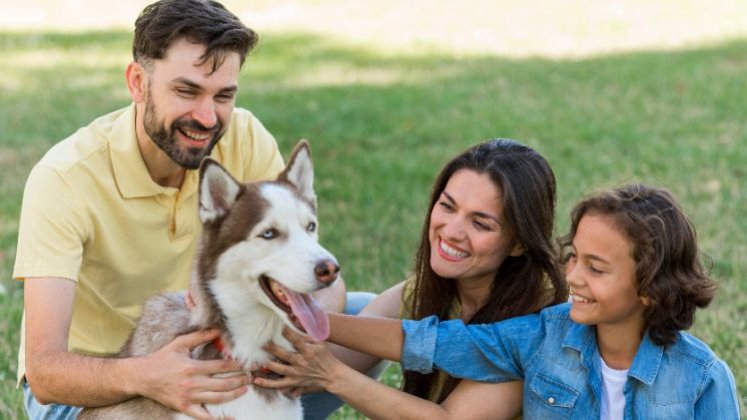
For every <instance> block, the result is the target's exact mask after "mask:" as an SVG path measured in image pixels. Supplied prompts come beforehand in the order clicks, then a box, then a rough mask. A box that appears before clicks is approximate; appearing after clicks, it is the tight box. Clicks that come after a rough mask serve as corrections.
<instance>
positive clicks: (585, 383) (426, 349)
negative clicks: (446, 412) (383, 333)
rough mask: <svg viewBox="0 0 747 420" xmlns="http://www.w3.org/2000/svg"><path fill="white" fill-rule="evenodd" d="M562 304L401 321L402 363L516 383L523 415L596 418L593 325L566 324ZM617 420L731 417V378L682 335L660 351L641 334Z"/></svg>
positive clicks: (598, 391) (734, 414)
mask: <svg viewBox="0 0 747 420" xmlns="http://www.w3.org/2000/svg"><path fill="white" fill-rule="evenodd" d="M569 311H570V304H567V303H566V304H561V305H557V306H553V307H550V308H546V309H545V310H543V311H542V312H540V313H539V314H535V315H527V316H523V317H518V318H513V319H509V320H506V321H503V322H499V323H494V324H484V325H467V326H465V325H464V323H462V321H461V320H455V321H444V322H441V323H439V322H438V320H437V319H436V317H428V318H425V319H423V320H422V321H403V324H402V327H403V331H404V334H405V343H404V348H403V351H402V366H403V368H405V369H407V370H415V371H418V372H421V373H427V372H430V371H431V370H432V369H433V368H434V366H435V367H438V368H439V369H442V370H444V371H446V372H447V373H448V374H449V375H451V376H454V377H459V378H469V379H472V380H476V381H482V382H504V381H509V380H516V379H523V380H524V418H527V419H561V418H576V419H591V418H597V419H598V418H599V417H600V403H599V401H600V399H601V396H602V373H601V367H600V357H599V349H598V348H597V343H596V333H595V331H596V330H595V328H593V327H590V326H586V325H580V324H577V323H575V322H573V321H572V320H571V318H570V315H569ZM623 392H624V394H625V412H624V418H625V419H667V420H669V419H692V418H698V419H709V418H719V419H738V418H739V404H738V403H737V391H736V386H735V382H734V376H733V375H732V373H731V371H730V370H729V368H728V366H727V365H726V363H724V362H723V361H722V360H720V359H718V358H717V357H716V355H715V354H714V353H713V352H712V351H711V349H710V348H708V346H707V345H706V344H704V343H703V342H702V341H700V340H698V339H697V338H695V337H693V336H692V335H690V334H687V333H684V332H680V333H679V334H678V338H677V341H676V342H675V343H674V344H672V345H670V346H667V347H662V346H657V345H656V344H654V343H653V342H652V341H651V340H650V338H649V337H648V334H646V335H645V336H644V338H643V341H642V342H641V345H640V347H639V348H638V352H637V353H636V356H635V359H634V360H633V364H632V365H631V367H630V370H629V372H628V382H627V383H626V384H625V388H624V391H623Z"/></svg>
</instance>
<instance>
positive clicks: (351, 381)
mask: <svg viewBox="0 0 747 420" xmlns="http://www.w3.org/2000/svg"><path fill="white" fill-rule="evenodd" d="M283 335H284V336H285V337H286V338H287V339H288V340H289V341H290V342H291V343H292V344H293V346H294V347H295V348H296V350H297V352H296V353H294V352H289V351H287V350H284V349H283V348H281V347H279V346H276V345H274V344H273V345H270V346H268V350H269V351H270V352H271V353H272V354H274V355H275V356H276V357H277V358H278V359H279V360H281V361H282V362H284V363H280V362H271V363H270V364H269V365H268V366H267V367H268V368H270V370H273V371H275V372H277V373H279V374H281V375H283V376H284V378H281V379H274V380H273V379H265V378H255V379H254V384H255V385H259V386H263V387H268V388H286V387H289V386H298V385H302V386H314V387H316V386H321V387H323V388H325V389H327V390H328V391H329V392H331V393H333V394H335V395H337V396H339V397H340V398H342V399H343V400H345V402H347V403H348V404H349V405H350V406H352V407H353V408H355V409H356V410H358V411H359V412H360V413H362V414H363V415H365V416H366V417H369V418H373V419H423V418H428V419H500V418H511V417H513V416H515V415H516V414H518V412H519V410H520V409H521V388H520V385H519V384H520V383H518V382H510V383H504V384H480V383H475V382H468V381H463V382H462V383H461V384H460V385H458V386H457V387H456V389H455V390H454V392H452V394H451V395H450V396H449V398H447V400H446V401H445V402H444V404H443V405H438V404H435V403H432V402H430V401H427V400H424V399H421V398H418V397H415V396H412V395H409V394H406V393H404V392H402V391H399V390H397V389H394V388H391V387H389V386H387V385H384V384H382V383H380V382H378V381H375V380H373V379H371V378H369V377H367V376H366V375H364V374H362V373H359V372H357V371H356V370H354V369H351V368H350V367H349V366H347V365H345V364H344V363H342V362H340V361H339V360H337V359H335V357H334V356H332V355H331V354H330V352H329V351H328V350H327V349H326V348H325V346H324V345H322V344H319V343H315V342H313V341H312V340H311V339H310V338H308V337H307V336H304V335H301V334H298V333H296V332H294V331H291V330H290V329H286V330H285V331H284V332H283ZM286 363H287V364H286Z"/></svg>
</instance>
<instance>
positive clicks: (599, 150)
mask: <svg viewBox="0 0 747 420" xmlns="http://www.w3.org/2000/svg"><path fill="white" fill-rule="evenodd" d="M108 3H109V2H96V1H93V0H69V1H54V2H53V1H51V0H31V1H26V2H18V3H13V4H3V13H2V16H0V59H1V60H2V63H3V66H0V127H2V134H0V166H1V167H2V168H3V170H2V171H0V311H1V312H0V334H1V335H2V337H3V339H2V340H0V418H23V416H24V415H23V409H22V402H21V393H20V391H17V390H16V389H15V371H16V349H17V346H18V327H19V323H20V316H21V311H22V305H23V288H22V285H21V284H19V283H17V282H14V281H13V280H12V279H11V270H12V265H13V261H14V258H15V243H16V236H17V229H18V213H19V209H20V203H21V197H22V192H23V186H24V182H25V179H26V177H27V175H28V172H29V170H30V169H31V167H32V166H33V165H34V163H35V162H36V161H37V160H38V159H39V158H40V157H41V156H42V155H43V153H44V152H45V151H46V150H47V149H48V148H49V147H50V146H51V145H52V144H54V143H55V142H57V141H59V140H61V139H63V138H64V137H67V136H68V135H70V134H71V133H72V132H74V131H75V130H76V129H77V128H79V127H81V126H83V125H86V124H88V123H89V122H90V121H91V120H92V119H93V118H95V117H97V116H99V115H102V114H104V113H106V112H109V111H111V110H114V109H116V108H119V107H122V106H125V105H127V104H128V103H129V99H128V98H129V96H128V94H127V90H126V87H125V85H124V67H125V66H126V65H127V63H128V61H129V60H130V55H129V51H130V45H131V33H132V24H133V22H134V20H135V18H136V16H137V14H138V13H139V11H140V10H141V9H142V7H143V6H145V5H146V4H148V3H149V2H147V1H141V0H138V1H131V2H119V3H122V4H108ZM225 4H226V5H227V7H228V8H229V9H231V10H232V11H233V12H235V13H236V14H237V15H239V16H240V17H241V18H242V20H243V21H244V22H245V23H246V24H247V25H249V26H251V27H253V28H254V29H255V30H257V31H258V32H259V34H260V44H259V46H258V48H257V49H256V50H255V51H254V52H253V53H252V55H251V56H250V57H249V59H248V60H247V63H246V65H245V67H244V70H243V71H242V76H241V80H240V84H241V89H240V94H239V96H238V100H237V105H238V106H242V107H245V108H249V109H251V110H252V111H253V112H254V113H255V114H256V115H257V116H258V117H259V118H260V119H261V120H262V121H263V123H264V124H265V125H266V126H267V127H268V129H269V130H270V131H271V132H272V133H273V134H274V135H275V136H276V138H277V140H278V142H279V144H280V147H281V150H282V151H283V152H284V153H285V154H287V153H288V152H290V150H291V149H292V147H293V145H294V144H295V143H296V141H297V140H298V139H299V138H307V139H309V140H310V142H311V145H312V149H313V153H314V158H315V169H316V187H317V193H318V195H319V203H320V220H321V233H322V241H323V242H324V243H325V245H326V246H327V247H328V248H329V249H330V250H331V251H333V252H334V253H335V254H336V255H337V257H338V259H339V260H340V262H341V264H342V266H343V274H344V276H345V278H346V281H347V283H348V287H349V288H350V289H364V290H372V291H377V292H378V291H381V290H383V289H385V288H386V287H388V286H390V285H392V284H394V283H396V282H398V281H400V280H401V279H403V278H404V277H405V276H406V275H407V272H408V270H409V269H410V268H411V265H412V259H413V256H414V252H415V247H416V245H417V239H418V236H419V231H420V228H421V223H422V221H423V217H424V211H425V207H426V200H427V196H428V193H429V189H430V185H431V182H432V179H433V177H434V176H435V174H436V173H437V172H438V170H439V169H440V167H441V165H442V164H443V163H444V162H445V161H446V160H448V159H449V158H450V157H452V156H453V155H455V154H456V153H458V152H460V151H461V150H463V149H464V148H466V147H468V146H470V145H472V144H474V143H476V142H478V141H481V140H484V139H488V138H492V137H511V138H515V139H518V140H520V141H522V142H524V143H526V144H528V145H530V146H532V147H534V148H536V149H537V150H538V151H540V152H541V153H542V154H543V155H544V156H545V157H547V159H548V160H549V161H550V163H551V165H552V166H553V168H554V170H555V172H556V175H557V177H558V194H559V196H558V200H559V206H558V214H557V217H558V218H557V220H558V223H557V233H558V234H562V233H564V232H565V230H566V229H567V227H568V213H569V210H570V208H571V207H572V205H573V203H574V202H575V201H576V200H578V199H579V198H580V197H581V196H582V195H583V194H584V193H585V192H588V191H590V190H591V189H595V188H600V187H608V186H612V185H616V184H620V183H623V182H627V181H633V180H637V181H644V182H647V183H655V184H660V185H663V186H666V187H668V188H670V189H671V190H672V191H673V192H674V193H675V195H676V196H677V197H678V198H679V200H680V201H681V202H682V204H683V206H684V208H685V209H686V211H687V212H688V213H689V215H690V216H691V218H692V219H693V221H694V223H695V225H696V227H697V228H698V231H699V239H700V244H701V247H702V250H703V251H704V253H705V254H707V255H708V256H709V257H710V259H711V260H712V262H713V269H712V274H713V276H714V277H715V278H716V279H717V280H718V283H719V288H720V290H719V292H718V294H717V297H716V299H715V300H714V302H713V303H712V304H711V305H710V307H709V308H707V309H705V310H702V311H700V312H699V313H698V315H697V321H696V324H695V326H694V328H693V333H694V334H696V335H697V336H699V337H700V338H702V339H703V340H705V341H706V342H708V343H709V344H710V345H711V347H712V348H713V349H714V351H715V352H716V353H717V354H718V355H719V356H720V357H721V358H723V359H724V360H726V361H727V363H728V364H729V365H730V367H731V369H732V372H733V373H734V375H735V376H736V379H737V384H738V393H739V396H740V400H741V404H742V407H743V408H742V413H743V415H744V413H745V411H744V406H745V403H747V399H746V397H745V396H746V395H747V375H745V371H746V369H747V351H746V350H745V346H746V345H747V316H746V315H747V314H746V312H747V294H746V292H747V192H745V182H746V181H747V167H746V165H745V164H746V163H747V99H745V96H746V95H745V92H746V91H747V89H746V88H747V81H746V80H747V79H746V78H745V74H747V13H745V10H746V9H745V5H744V2H743V1H738V0H721V1H705V0H703V1H669V0H662V1H657V2H648V1H644V0H629V1H609V2H607V1H605V2H598V1H593V0H587V1H582V0H567V1H560V0H551V1H543V2H525V1H487V0H485V1H477V0H475V1H470V0H466V1H463V2H450V1H424V0H413V1H408V2H398V1H393V0H382V1H376V2H347V1H343V0H316V1H312V0H309V1H269V0H262V1H254V2H249V1H227V2H225ZM398 380H399V376H398V375H397V369H396V368H392V369H390V371H389V372H387V375H386V381H387V382H388V383H390V384H392V385H395V386H396V384H397V382H398ZM356 417H359V415H357V414H356V413H355V412H354V411H353V410H350V409H349V408H346V409H343V410H341V411H340V412H338V413H337V414H336V418H356Z"/></svg>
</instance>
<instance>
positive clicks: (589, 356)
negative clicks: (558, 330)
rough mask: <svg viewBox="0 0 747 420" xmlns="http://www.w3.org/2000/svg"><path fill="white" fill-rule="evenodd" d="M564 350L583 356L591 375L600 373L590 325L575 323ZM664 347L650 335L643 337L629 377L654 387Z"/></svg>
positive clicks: (565, 341) (564, 343) (565, 342)
mask: <svg viewBox="0 0 747 420" xmlns="http://www.w3.org/2000/svg"><path fill="white" fill-rule="evenodd" d="M563 347H564V348H572V349H574V350H576V351H578V352H579V353H580V354H581V359H582V361H583V364H584V366H585V367H586V369H587V370H588V371H589V373H595V372H597V371H599V369H600V368H599V366H598V361H597V360H598V358H599V350H598V348H597V345H596V329H595V328H594V327H591V326H588V325H581V324H576V323H574V324H573V325H571V327H570V328H569V329H568V332H567V333H566V336H565V339H564V340H563ZM663 354H664V347H663V346H657V345H656V344H654V342H653V341H651V337H650V336H649V335H648V333H646V334H644V335H643V340H641V345H640V346H639V347H638V351H637V352H636V355H635V358H634V359H633V364H632V365H631V366H630V370H629V371H628V376H630V377H633V378H636V379H637V380H639V381H641V382H643V383H645V384H646V385H649V386H650V385H653V383H654V380H655V379H656V374H657V373H658V372H659V366H660V365H661V360H662V356H663Z"/></svg>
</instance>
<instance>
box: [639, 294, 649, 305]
mask: <svg viewBox="0 0 747 420" xmlns="http://www.w3.org/2000/svg"><path fill="white" fill-rule="evenodd" d="M641 303H643V306H649V305H650V304H651V299H649V298H648V296H641Z"/></svg>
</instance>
